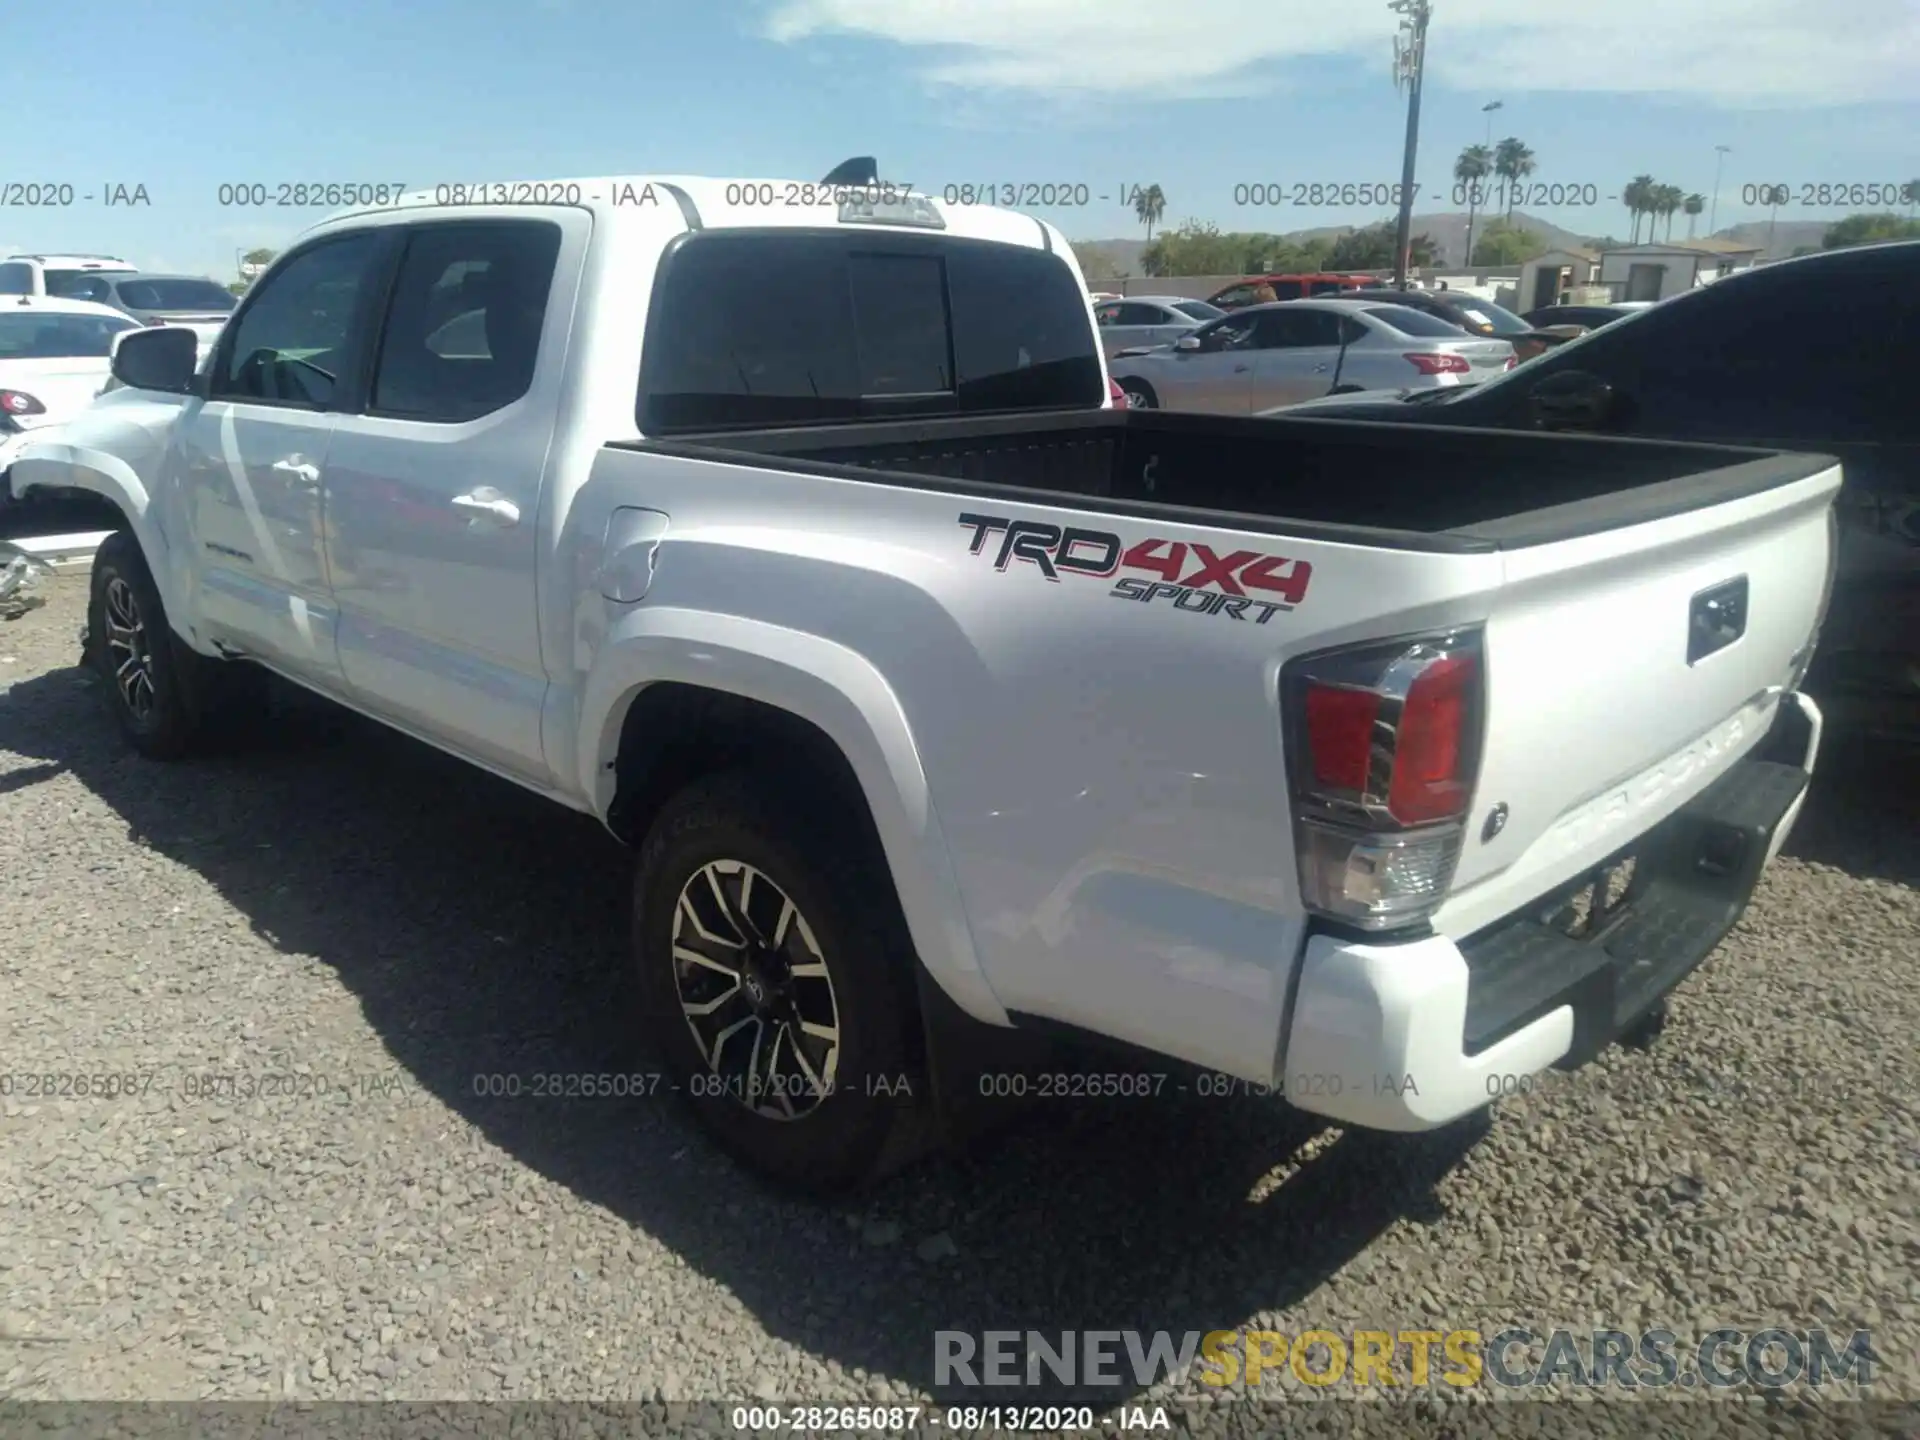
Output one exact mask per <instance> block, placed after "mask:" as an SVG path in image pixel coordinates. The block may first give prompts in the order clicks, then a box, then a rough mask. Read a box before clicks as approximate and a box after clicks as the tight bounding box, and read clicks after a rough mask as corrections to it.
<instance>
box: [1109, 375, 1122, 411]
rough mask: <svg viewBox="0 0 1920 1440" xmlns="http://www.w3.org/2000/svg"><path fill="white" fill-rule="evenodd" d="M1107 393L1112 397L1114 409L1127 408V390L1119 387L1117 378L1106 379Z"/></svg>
mask: <svg viewBox="0 0 1920 1440" xmlns="http://www.w3.org/2000/svg"><path fill="white" fill-rule="evenodd" d="M1107 394H1108V395H1110V396H1111V397H1112V398H1113V408H1114V409H1116V410H1124V409H1126V408H1127V392H1126V391H1124V390H1122V389H1121V388H1120V382H1119V381H1118V380H1109V381H1107Z"/></svg>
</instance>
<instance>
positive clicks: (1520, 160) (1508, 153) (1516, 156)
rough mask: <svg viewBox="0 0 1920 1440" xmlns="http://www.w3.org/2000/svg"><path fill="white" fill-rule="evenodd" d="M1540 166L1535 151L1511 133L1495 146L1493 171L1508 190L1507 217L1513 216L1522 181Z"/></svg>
mask: <svg viewBox="0 0 1920 1440" xmlns="http://www.w3.org/2000/svg"><path fill="white" fill-rule="evenodd" d="M1539 168H1540V166H1539V163H1538V162H1537V161H1536V160H1535V159H1534V158H1533V151H1531V150H1529V149H1528V148H1527V147H1526V145H1525V144H1524V143H1523V142H1521V141H1519V140H1517V139H1515V138H1514V137H1513V136H1511V135H1509V136H1508V137H1507V138H1506V139H1504V140H1502V141H1501V142H1500V143H1499V144H1498V145H1497V146H1495V147H1494V151H1493V173H1494V174H1496V175H1498V176H1499V177H1500V181H1501V185H1502V187H1503V188H1504V189H1505V191H1506V216H1507V219H1509V220H1511V219H1512V218H1513V202H1514V197H1515V195H1516V193H1517V192H1518V190H1519V187H1520V182H1521V181H1522V180H1524V179H1526V178H1527V176H1529V175H1531V174H1533V172H1534V171H1535V170H1538V169H1539Z"/></svg>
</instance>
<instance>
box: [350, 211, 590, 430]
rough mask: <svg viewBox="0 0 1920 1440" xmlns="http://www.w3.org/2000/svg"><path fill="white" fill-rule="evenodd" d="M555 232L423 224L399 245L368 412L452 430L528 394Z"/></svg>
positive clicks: (512, 223)
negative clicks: (453, 425)
mask: <svg viewBox="0 0 1920 1440" xmlns="http://www.w3.org/2000/svg"><path fill="white" fill-rule="evenodd" d="M559 254H560V229H559V227H558V226H557V225H553V224H551V223H549V222H547V221H543V220H503V221H494V220H488V221H470V222H462V223H458V224H453V225H426V226H421V227H420V228H419V229H417V230H415V231H413V232H412V233H411V234H410V235H408V237H407V251H406V255H405V257H404V258H403V259H402V260H401V262H400V273H399V276H398V278H397V279H396V280H395V282H394V286H393V298H392V301H391V302H390V304H389V307H388V311H387V323H386V327H385V329H384V331H383V332H382V334H381V337H380V356H379V359H378V361H377V362H376V367H375V370H374V375H373V394H372V401H371V408H372V410H373V411H374V413H376V414H380V415H393V416H399V417H402V418H405V419H409V420H436V421H444V422H447V423H457V422H459V421H462V420H472V419H474V418H476V417H477V416H481V415H485V414H487V413H489V412H490V411H493V410H498V409H499V408H500V407H501V406H503V405H507V404H510V403H512V402H513V401H515V400H518V399H519V398H520V397H521V396H522V395H524V394H526V393H527V391H528V390H529V389H530V388H531V387H532V384H533V368H534V362H535V361H536V360H537V359H538V358H539V353H540V331H541V329H542V328H543V326H544V325H545V324H546V318H547V294H548V292H549V291H550V290H551V289H552V288H553V271H554V265H555V262H556V261H557V259H558V257H559Z"/></svg>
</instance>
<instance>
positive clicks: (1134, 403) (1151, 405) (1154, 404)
mask: <svg viewBox="0 0 1920 1440" xmlns="http://www.w3.org/2000/svg"><path fill="white" fill-rule="evenodd" d="M1120 388H1121V389H1122V390H1124V391H1125V392H1126V396H1127V408H1128V409H1129V410H1158V409H1159V408H1160V397H1159V396H1158V395H1156V394H1154V393H1153V387H1152V386H1151V385H1149V384H1148V383H1147V382H1146V381H1144V380H1134V379H1127V380H1122V381H1121V382H1120Z"/></svg>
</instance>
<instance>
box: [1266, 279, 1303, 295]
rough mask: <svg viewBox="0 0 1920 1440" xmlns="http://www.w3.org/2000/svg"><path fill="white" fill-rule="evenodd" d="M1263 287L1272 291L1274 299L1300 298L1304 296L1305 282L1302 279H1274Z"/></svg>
mask: <svg viewBox="0 0 1920 1440" xmlns="http://www.w3.org/2000/svg"><path fill="white" fill-rule="evenodd" d="M1265 288H1267V289H1269V290H1271V291H1273V298H1274V299H1276V300H1302V299H1305V298H1306V293H1307V282H1306V281H1304V280H1275V281H1273V282H1272V283H1271V284H1269V285H1267V286H1266V287H1265Z"/></svg>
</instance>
